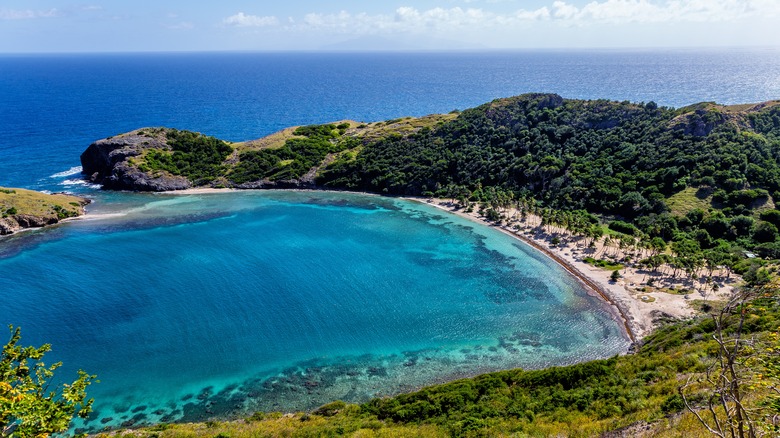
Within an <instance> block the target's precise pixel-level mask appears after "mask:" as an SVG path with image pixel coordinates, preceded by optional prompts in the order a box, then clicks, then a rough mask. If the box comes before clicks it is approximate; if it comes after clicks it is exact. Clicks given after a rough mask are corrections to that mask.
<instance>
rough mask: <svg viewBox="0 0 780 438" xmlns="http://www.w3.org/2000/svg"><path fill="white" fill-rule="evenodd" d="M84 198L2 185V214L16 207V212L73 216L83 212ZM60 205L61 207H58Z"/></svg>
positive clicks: (32, 214)
mask: <svg viewBox="0 0 780 438" xmlns="http://www.w3.org/2000/svg"><path fill="white" fill-rule="evenodd" d="M82 205H83V199H82V198H79V197H77V196H71V195H63V194H53V195H48V194H45V193H40V192H35V191H32V190H24V189H9V188H5V187H0V215H2V214H7V212H8V210H9V209H12V208H14V209H16V214H19V215H31V216H38V217H58V211H57V210H58V209H59V210H60V212H59V218H60V219H62V216H63V215H64V216H65V217H72V216H79V215H81V214H83V208H82ZM57 207H59V208H57Z"/></svg>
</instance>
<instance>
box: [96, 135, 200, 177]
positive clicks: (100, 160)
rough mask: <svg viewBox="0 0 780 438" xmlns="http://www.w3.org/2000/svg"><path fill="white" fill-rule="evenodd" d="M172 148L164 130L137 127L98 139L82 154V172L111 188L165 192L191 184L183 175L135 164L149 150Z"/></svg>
mask: <svg viewBox="0 0 780 438" xmlns="http://www.w3.org/2000/svg"><path fill="white" fill-rule="evenodd" d="M153 149H157V150H164V151H169V150H170V149H171V148H170V146H169V145H168V143H167V141H166V137H165V135H164V134H163V133H161V132H157V131H154V130H136V131H132V132H129V133H127V134H122V135H119V136H116V137H109V138H106V139H103V140H98V141H96V142H94V143H92V144H91V145H89V147H88V148H87V149H86V150H85V151H84V152H83V153H82V154H81V167H82V169H83V170H82V173H83V174H84V175H86V177H87V179H88V180H89V181H91V182H94V183H97V184H101V185H102V186H103V188H105V189H111V190H138V191H157V192H159V191H166V190H182V189H187V188H190V187H192V183H191V182H190V181H189V180H188V179H187V178H186V177H183V176H177V175H172V174H170V173H169V172H156V173H151V172H145V171H143V170H142V169H140V168H139V167H138V166H136V165H135V161H134V160H133V158H134V157H138V158H142V157H143V155H144V154H145V153H146V152H147V151H149V150H153Z"/></svg>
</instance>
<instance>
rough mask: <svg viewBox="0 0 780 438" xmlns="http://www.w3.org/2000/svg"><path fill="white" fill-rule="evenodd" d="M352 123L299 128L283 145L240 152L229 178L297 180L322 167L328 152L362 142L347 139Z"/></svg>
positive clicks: (338, 150) (334, 151) (241, 179)
mask: <svg viewBox="0 0 780 438" xmlns="http://www.w3.org/2000/svg"><path fill="white" fill-rule="evenodd" d="M348 127H349V124H348V123H343V124H340V125H338V126H336V125H312V126H302V127H300V128H297V129H296V130H295V131H294V132H293V135H295V137H293V138H290V139H287V140H286V141H285V143H284V145H282V147H280V148H268V149H259V150H250V151H246V152H242V153H241V154H240V155H239V163H238V164H237V165H236V166H235V167H234V168H233V169H232V171H231V172H230V173H229V174H228V178H229V179H230V180H231V181H232V182H234V183H236V184H243V183H246V182H250V181H258V180H262V179H269V180H272V181H274V180H293V179H299V178H301V177H303V176H304V175H305V174H306V173H307V172H309V170H311V169H312V168H314V167H316V166H318V165H319V164H320V163H321V162H322V161H323V160H324V159H325V157H326V156H327V155H328V154H331V153H336V152H341V151H343V150H345V149H349V148H353V147H356V146H357V145H358V142H357V141H356V140H354V139H352V138H343V135H344V132H345V131H346V129H347V128H348Z"/></svg>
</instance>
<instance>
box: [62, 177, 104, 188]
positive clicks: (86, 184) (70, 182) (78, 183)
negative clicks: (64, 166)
mask: <svg viewBox="0 0 780 438" xmlns="http://www.w3.org/2000/svg"><path fill="white" fill-rule="evenodd" d="M60 185H61V186H64V187H73V186H81V187H86V188H89V189H99V188H101V187H102V186H101V185H100V184H93V183H90V182H89V181H87V180H84V179H66V180H63V181H61V182H60Z"/></svg>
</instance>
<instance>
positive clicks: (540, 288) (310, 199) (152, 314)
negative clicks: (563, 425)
mask: <svg viewBox="0 0 780 438" xmlns="http://www.w3.org/2000/svg"><path fill="white" fill-rule="evenodd" d="M95 196H96V197H97V200H96V202H95V204H93V206H92V207H91V210H90V217H88V218H87V219H85V220H79V221H74V222H71V223H68V224H64V225H62V226H58V227H55V228H53V229H50V230H42V231H36V232H32V233H26V234H22V235H19V236H15V237H13V238H12V239H8V240H6V241H5V242H4V245H3V247H2V248H3V250H2V253H0V272H3V275H2V276H1V277H0V301H2V302H3V303H4V305H3V307H2V309H0V320H2V321H9V322H13V323H14V324H16V325H21V326H22V327H23V331H24V336H25V340H26V341H27V342H28V343H42V342H49V343H51V344H52V345H53V347H54V350H53V352H52V353H51V355H52V358H51V359H56V360H62V361H63V362H64V363H65V367H64V369H63V371H64V372H63V373H62V374H63V375H72V374H70V373H74V372H75V370H76V369H78V368H83V369H85V370H87V371H89V372H91V373H96V374H98V375H99V379H100V380H101V383H100V384H97V385H95V386H94V388H92V389H91V395H92V396H93V397H95V399H96V404H95V410H96V414H95V415H94V416H93V417H92V419H91V420H90V421H88V422H87V423H86V427H87V428H88V429H91V430H96V429H100V428H102V427H104V426H107V425H108V426H117V425H120V424H122V423H124V424H132V423H135V424H139V423H144V422H151V421H174V420H194V419H204V418H208V417H210V416H224V415H230V414H244V413H247V412H252V411H255V410H264V411H271V410H283V411H284V410H300V409H310V408H313V407H316V406H317V405H319V404H322V403H324V402H327V401H330V400H334V399H343V400H348V401H365V400H368V399H370V398H371V397H375V396H381V395H386V394H392V393H397V392H399V391H405V390H410V389H413V388H416V387H420V386H422V385H426V384H431V383H435V382H438V381H442V380H446V379H452V378H456V377H459V376H467V375H474V374H477V373H480V372H485V371H490V370H497V369H505V368H512V367H525V368H538V367H543V366H548V365H560V364H568V363H572V362H577V361H583V360H588V359H594V358H601V357H607V356H610V355H614V354H617V353H621V352H623V351H625V350H626V348H627V346H628V340H627V338H626V336H625V334H624V333H623V332H622V329H621V325H620V324H619V322H617V321H616V320H615V318H614V316H613V315H612V314H611V313H610V312H609V310H608V308H607V307H606V305H605V304H604V303H602V302H601V301H600V300H599V299H598V298H596V297H592V296H589V295H588V294H587V293H586V291H585V290H583V288H582V287H581V286H580V285H579V284H578V283H577V282H576V280H575V279H573V278H572V277H570V276H569V275H567V274H566V273H565V271H564V270H562V269H561V268H560V267H558V266H557V265H555V264H553V263H552V262H550V261H549V260H547V259H546V258H545V257H543V256H542V255H540V254H537V253H535V252H533V250H531V249H530V248H529V247H527V246H525V245H524V244H522V243H521V242H519V241H517V240H516V239H513V238H511V237H509V236H507V235H505V234H503V233H501V232H500V231H498V230H495V229H492V228H488V227H485V226H481V225H479V224H475V223H472V222H469V221H467V220H465V219H463V218H460V217H457V216H454V215H451V214H448V213H446V212H442V211H440V210H438V209H435V208H434V207H431V206H428V205H425V204H424V203H418V202H413V201H406V200H399V199H391V198H383V197H378V196H368V195H358V194H347V193H325V192H287V191H269V192H231V193H220V194H197V195H141V194H123V193H97V194H96V195H95Z"/></svg>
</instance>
